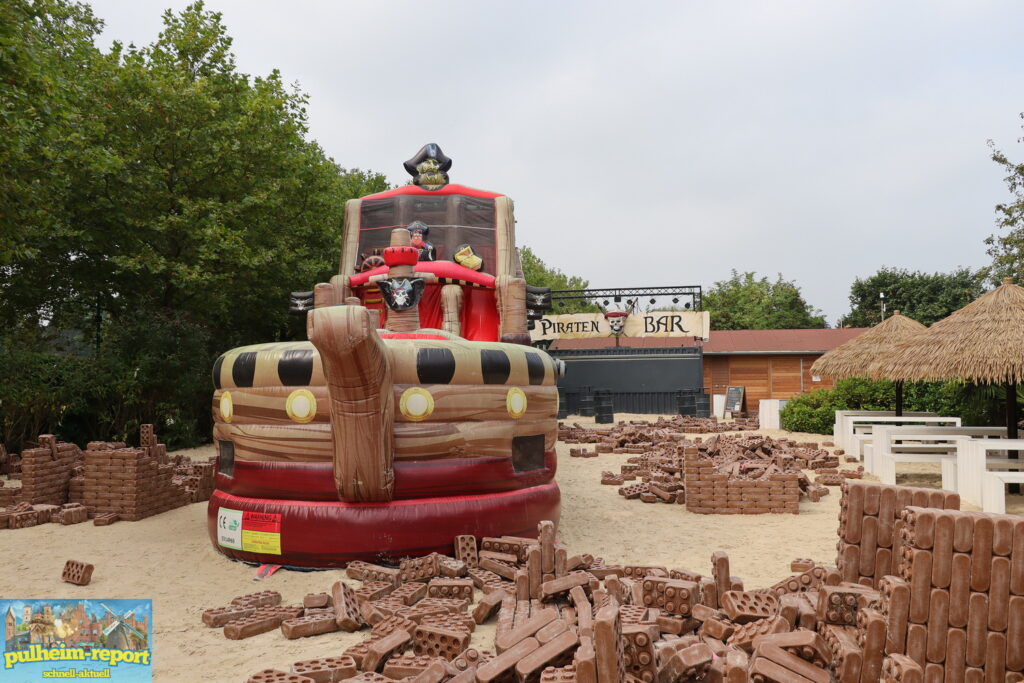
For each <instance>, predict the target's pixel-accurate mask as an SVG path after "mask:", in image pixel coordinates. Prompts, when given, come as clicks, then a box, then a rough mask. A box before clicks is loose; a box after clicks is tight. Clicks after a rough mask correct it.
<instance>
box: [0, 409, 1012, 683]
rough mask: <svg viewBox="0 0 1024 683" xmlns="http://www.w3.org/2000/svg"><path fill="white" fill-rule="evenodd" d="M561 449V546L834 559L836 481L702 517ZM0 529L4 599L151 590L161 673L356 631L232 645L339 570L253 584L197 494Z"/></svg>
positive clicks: (744, 564)
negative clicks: (809, 496)
mask: <svg viewBox="0 0 1024 683" xmlns="http://www.w3.org/2000/svg"><path fill="white" fill-rule="evenodd" d="M616 417H617V418H619V419H630V418H635V419H650V416H628V415H617V416H616ZM568 422H570V423H571V422H579V423H580V424H586V423H587V422H588V420H586V419H583V418H579V419H577V418H572V419H570V420H568ZM760 433H763V434H767V435H770V436H773V437H779V436H786V437H789V438H793V439H795V440H797V441H819V442H820V441H826V440H829V439H830V437H826V436H820V435H813V434H794V433H788V432H781V431H778V430H762V431H761V432H760ZM558 451H559V456H560V458H559V472H558V481H559V484H560V486H561V488H562V521H561V525H560V529H559V533H558V537H559V539H560V540H561V541H562V542H564V543H565V544H566V545H567V546H568V548H569V549H570V550H573V551H578V552H590V553H593V554H594V555H598V556H603V557H605V558H606V559H608V560H612V561H615V560H631V561H640V560H641V559H642V560H644V561H645V562H647V563H650V564H663V565H667V566H670V567H678V568H685V569H692V570H694V571H697V572H702V573H709V572H710V557H711V553H712V552H713V551H715V550H724V551H726V552H728V553H729V555H730V558H731V561H732V567H733V572H734V573H735V574H736V575H738V576H741V577H743V579H744V581H745V583H746V586H747V587H748V588H759V587H765V586H768V585H770V584H772V583H774V582H775V581H778V580H779V579H781V578H783V577H785V576H788V574H789V571H788V569H789V562H790V561H791V560H792V559H794V558H797V557H807V558H811V559H814V560H816V561H819V562H823V563H826V564H834V562H835V555H836V549H835V545H836V529H837V527H838V509H839V491H838V489H837V488H836V487H830V490H831V493H830V495H828V496H825V497H824V498H823V499H822V500H821V502H819V503H810V502H808V501H806V500H805V501H804V502H801V504H800V514H799V515H756V516H746V515H729V516H723V515H698V514H693V513H689V512H687V511H686V509H685V506H682V505H645V504H643V503H641V502H639V501H635V500H634V501H627V500H625V499H624V498H622V497H621V496H619V495H618V494H617V493H616V490H617V487H615V486H602V485H601V484H600V473H601V471H602V470H612V469H617V467H618V465H619V464H621V462H624V459H625V457H627V456H622V455H601V456H600V457H597V458H570V457H568V446H566V445H565V444H561V443H559V445H558ZM187 453H188V454H189V455H191V456H192V457H194V458H197V459H198V458H203V459H205V458H206V457H208V456H209V455H212V454H213V449H212V447H209V446H208V447H204V448H199V449H192V450H190V451H188V452H187ZM908 473H909V474H908V475H907V476H908V477H913V479H901V480H900V482H899V483H908V484H910V483H912V484H914V485H926V486H927V485H936V481H935V478H937V474H936V475H932V474H930V473H929V472H927V471H922V472H916V471H914V472H912V473H911V472H910V470H908ZM1014 498H1021V497H1014ZM1011 505H1012V506H1013V510H1012V511H1013V512H1016V513H1017V514H1019V513H1020V512H1021V511H1022V510H1024V504H1022V502H1021V501H1019V500H1014V501H1013V502H1012V503H1009V502H1008V509H1009V508H1010V507H1011ZM1008 511H1009V510H1008ZM0 539H2V548H3V555H2V558H3V559H2V560H0V595H3V596H4V597H6V598H37V599H45V598H72V597H84V598H97V599H98V598H152V600H153V614H154V623H155V633H154V638H153V649H154V679H155V680H157V681H174V682H178V681H181V682H182V683H186V682H191V681H196V680H213V681H244V680H245V679H246V678H247V677H248V676H249V675H250V674H252V673H254V672H255V671H258V670H260V669H263V668H267V667H274V668H280V669H285V670H287V669H288V667H289V665H290V664H291V663H292V662H294V661H298V660H301V659H309V658H314V657H319V656H330V655H339V654H341V652H342V651H343V650H344V649H345V648H346V647H348V646H349V645H351V644H354V643H355V642H357V641H359V640H361V639H363V637H364V634H362V633H355V634H347V633H331V634H327V635H323V636H317V637H313V638H303V639H299V640H287V639H285V638H284V637H283V636H282V635H281V633H280V632H279V631H273V632H270V633H265V634H262V635H259V636H256V637H253V638H250V639H247V640H242V641H230V640H226V639H225V638H224V636H223V635H222V632H221V630H220V629H208V628H206V627H204V626H203V625H202V623H201V620H200V615H201V613H202V611H203V610H204V609H207V608H210V607H216V606H220V605H223V604H226V603H227V602H228V601H229V600H230V599H231V598H232V597H235V596H238V595H242V594H244V593H251V592H255V591H259V590H276V591H279V592H280V593H281V594H282V595H283V596H284V601H285V602H286V603H287V604H300V603H301V601H302V598H303V596H304V595H305V594H307V593H318V592H321V591H325V590H329V589H330V586H331V584H332V583H333V582H334V581H337V580H338V579H340V578H344V572H342V571H340V570H327V571H315V572H295V571H280V572H278V573H277V574H275V575H274V576H273V577H271V578H270V579H268V580H266V581H263V582H260V583H254V582H253V581H252V578H253V576H254V575H255V570H254V568H253V567H250V566H248V565H244V564H241V563H238V562H232V561H230V560H228V559H226V558H225V557H224V556H222V555H220V554H219V553H217V552H215V551H214V550H213V548H212V547H211V546H210V542H209V540H208V538H207V535H206V503H197V504H194V505H189V506H186V507H184V508H179V509H176V510H172V511H171V512H168V513H164V514H162V515H158V516H156V517H151V518H148V519H145V520H142V521H139V522H119V523H117V524H114V525H112V526H109V527H94V526H92V525H91V524H81V525H75V526H69V527H62V526H59V525H55V524H45V525H42V526H38V527H33V528H30V529H22V530H17V531H0ZM68 559H77V560H82V561H85V562H90V563H92V564H94V565H96V570H95V573H94V575H93V579H92V583H91V584H90V585H88V586H84V587H78V586H72V585H70V584H66V583H62V582H61V580H60V577H61V570H62V568H63V566H64V563H65V561H66V560H68ZM353 585H358V584H355V583H354V584H353ZM478 597H479V595H478ZM492 639H493V626H484V627H481V628H478V629H477V631H476V632H475V633H474V635H473V644H474V646H480V647H488V646H489V644H490V643H491V642H492Z"/></svg>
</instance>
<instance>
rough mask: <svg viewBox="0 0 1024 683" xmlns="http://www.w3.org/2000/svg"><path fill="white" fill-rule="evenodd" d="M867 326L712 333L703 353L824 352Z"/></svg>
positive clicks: (664, 341) (589, 342)
mask: <svg viewBox="0 0 1024 683" xmlns="http://www.w3.org/2000/svg"><path fill="white" fill-rule="evenodd" d="M868 329H869V328H866V327H841V328H838V329H834V330H828V329H825V330H712V331H711V335H710V339H709V340H708V341H706V342H704V353H705V354H739V353H825V352H826V351H831V350H832V349H834V348H835V347H837V346H839V345H840V344H843V343H845V342H847V341H849V340H851V339H853V338H854V337H856V336H857V335H859V334H861V333H862V332H865V331H867V330H868ZM619 345H620V346H623V347H627V348H634V349H653V348H657V349H664V348H676V347H681V346H694V345H695V344H694V341H693V337H622V338H621V339H620V340H619ZM614 346H615V340H614V339H613V338H611V337H603V338H596V339H559V340H556V341H555V342H554V343H553V344H552V345H551V349H552V350H554V351H558V350H565V351H568V350H585V349H607V348H612V347H614Z"/></svg>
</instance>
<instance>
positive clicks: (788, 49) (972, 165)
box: [90, 0, 1024, 324]
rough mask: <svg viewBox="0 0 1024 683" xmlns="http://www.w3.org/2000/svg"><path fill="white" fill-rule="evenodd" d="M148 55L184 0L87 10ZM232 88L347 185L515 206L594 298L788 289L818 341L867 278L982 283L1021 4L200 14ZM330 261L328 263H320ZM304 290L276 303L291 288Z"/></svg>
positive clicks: (265, 9) (1016, 153)
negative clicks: (238, 86) (276, 75)
mask: <svg viewBox="0 0 1024 683" xmlns="http://www.w3.org/2000/svg"><path fill="white" fill-rule="evenodd" d="M90 4H91V5H92V6H93V8H94V9H95V12H96V14H97V15H98V16H99V17H101V18H102V19H104V20H105V21H106V24H107V29H106V31H105V33H104V40H106V41H108V42H109V41H111V40H115V39H116V40H121V41H123V42H126V43H128V42H134V43H136V44H144V43H148V42H151V41H152V40H154V39H155V38H156V35H157V33H158V32H159V30H160V26H161V19H160V15H161V12H162V11H163V10H164V9H166V8H168V7H171V8H174V9H180V8H182V7H184V6H185V5H186V4H187V3H186V2H180V1H178V0H174V1H170V0H162V1H159V2H151V1H150V0H95V1H93V2H91V3H90ZM207 8H208V9H213V10H216V11H220V12H223V14H224V21H225V23H226V25H227V27H228V32H229V34H230V35H231V36H232V37H233V38H234V50H235V53H236V56H237V62H238V66H239V69H240V70H241V71H243V72H247V73H252V74H258V75H262V74H266V73H268V72H269V71H270V70H271V69H273V68H278V69H280V70H281V72H282V75H283V77H284V79H285V80H286V81H288V82H292V81H297V82H298V83H299V85H300V86H301V88H302V89H303V90H305V91H306V92H308V93H309V95H310V98H311V101H310V106H309V114H310V123H311V133H312V136H313V137H314V138H315V139H316V140H318V141H319V142H320V144H321V145H322V146H323V147H324V148H325V149H326V151H327V153H328V154H330V155H331V156H332V157H334V159H335V160H337V161H338V162H339V163H340V164H341V165H342V166H345V167H349V168H364V169H372V170H375V171H380V172H383V173H386V174H387V176H388V178H389V179H390V180H391V181H392V182H394V183H404V182H405V181H406V179H407V176H406V175H405V172H404V170H403V169H402V161H404V160H405V159H407V158H409V157H410V156H412V155H413V154H414V153H415V152H416V150H418V149H419V148H420V146H421V145H423V144H424V143H426V142H437V143H438V144H439V145H441V148H442V149H443V150H444V151H445V153H446V154H447V155H448V156H450V157H452V159H453V160H454V163H453V166H452V170H451V172H450V176H451V179H452V182H457V183H463V184H466V185H472V186H475V187H480V188H484V189H488V190H494V191H497V192H503V193H506V194H508V195H510V196H511V197H512V198H513V199H515V200H516V213H517V218H518V221H519V224H518V239H519V242H520V244H524V245H528V246H530V247H532V248H533V249H534V250H535V251H536V252H537V253H538V254H539V255H540V256H541V258H543V259H544V260H545V261H546V262H547V263H548V264H549V265H553V266H556V267H558V268H561V269H562V270H564V271H566V272H568V273H570V274H578V275H582V276H583V277H585V278H587V279H589V280H590V283H591V286H594V287H614V286H645V285H652V286H658V285H668V284H700V285H704V286H709V285H711V284H712V283H713V282H714V281H716V280H721V279H725V278H727V277H728V276H729V271H730V269H732V268H735V269H737V270H740V271H744V270H754V271H757V272H758V273H761V274H766V275H769V276H770V277H773V278H774V275H775V274H776V273H779V272H781V273H782V274H783V275H784V276H785V277H786V278H787V279H791V280H795V281H796V282H797V283H798V284H799V285H800V286H801V287H802V288H803V291H804V295H805V297H806V298H807V299H808V301H809V302H810V303H811V304H812V305H814V306H817V307H819V308H821V309H822V310H823V311H824V312H825V313H826V315H827V316H828V319H829V323H830V324H834V323H835V320H836V318H837V317H838V316H840V315H842V314H843V313H845V312H846V311H847V310H848V309H849V304H848V299H847V297H848V295H849V288H850V284H851V283H852V281H853V279H854V278H855V277H858V276H860V277H866V276H868V275H871V274H872V273H874V272H875V271H876V270H877V269H878V268H879V267H881V266H883V265H888V266H898V267H905V268H909V269H912V270H924V271H928V272H934V271H946V270H950V269H953V268H955V267H957V266H960V265H965V266H971V267H978V266H981V265H985V264H987V263H988V261H989V259H988V257H987V256H986V254H985V245H984V244H983V243H982V240H983V239H984V238H985V237H986V236H987V235H989V234H991V233H992V232H993V231H994V230H995V223H994V221H995V216H994V211H993V208H994V205H995V204H996V203H997V202H1000V201H1004V200H1006V199H1008V197H1009V194H1008V191H1007V189H1006V186H1005V183H1004V182H1003V180H1002V177H1003V173H1002V172H1001V169H1000V168H999V167H998V166H997V165H996V164H995V163H994V162H992V161H991V160H990V159H989V153H990V152H989V149H988V147H987V146H986V141H987V140H988V139H992V140H994V141H995V143H996V145H997V146H998V147H1000V148H1001V149H1003V150H1004V151H1006V152H1007V153H1009V154H1010V156H1011V158H1013V159H1017V160H1020V159H1022V158H1024V145H1021V144H1018V142H1017V140H1018V138H1019V137H1020V135H1021V128H1020V124H1021V120H1020V119H1019V118H1018V114H1019V112H1021V111H1024V69H1022V68H1021V67H1022V64H1024V60H1022V58H1024V41H1022V40H1021V39H1020V35H1021V27H1022V26H1024V4H1022V3H1019V2H1010V1H1007V2H986V1H984V0H972V1H970V2H956V3H950V2H895V3H894V2H891V1H889V2H816V1H815V2H812V1H810V0H808V1H807V2H779V1H776V2H770V3H765V2H729V3H707V2H695V1H691V2H663V3H646V2H635V1H634V2H629V3H625V2H616V3H607V2H595V1H593V0H591V1H588V2H562V1H559V2H550V1H549V2H529V1H524V2H515V3H513V2H504V3H500V4H499V3H493V2H491V3H487V2H441V1H439V0H438V1H434V2H416V3H412V2H379V1H377V2H350V1H340V0H336V1H327V0H323V1H321V2H312V1H308V0H307V1H298V2H297V1H294V0H293V1H291V2H281V1H280V0H211V1H209V2H208V3H207ZM325 248H326V249H331V250H335V249H336V246H335V245H325ZM307 285H309V286H311V285H312V283H305V284H304V283H298V282H297V283H295V286H294V288H295V289H300V288H302V287H305V286H307Z"/></svg>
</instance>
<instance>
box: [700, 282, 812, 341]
mask: <svg viewBox="0 0 1024 683" xmlns="http://www.w3.org/2000/svg"><path fill="white" fill-rule="evenodd" d="M704 310H706V311H709V312H710V314H711V329H712V330H783V329H800V328H821V327H825V317H824V316H823V315H822V314H821V311H819V310H817V309H815V308H814V307H813V306H811V305H810V304H808V303H807V302H806V301H805V300H804V297H803V294H801V292H800V288H799V287H797V286H796V283H794V282H790V281H787V280H784V279H783V277H782V275H781V274H780V275H779V276H778V277H777V278H776V280H775V281H774V282H773V281H771V280H769V279H768V278H767V277H761V278H758V277H757V276H756V275H755V274H754V273H752V272H747V273H739V272H737V271H735V270H734V271H732V276H731V277H730V278H729V279H728V280H722V281H720V282H716V283H715V284H714V285H713V286H712V287H711V288H710V289H708V290H706V291H705V292H704Z"/></svg>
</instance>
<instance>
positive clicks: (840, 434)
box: [832, 410, 937, 452]
mask: <svg viewBox="0 0 1024 683" xmlns="http://www.w3.org/2000/svg"><path fill="white" fill-rule="evenodd" d="M855 417H896V413H895V412H894V411H892V410H837V411H836V417H835V423H834V424H833V426H832V441H833V442H834V443H835V445H836V446H837V447H839V448H842V449H845V450H846V451H847V452H851V451H852V450H853V448H854V443H853V422H852V421H851V418H855ZM903 417H937V415H936V414H935V413H914V412H911V413H904V414H903Z"/></svg>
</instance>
